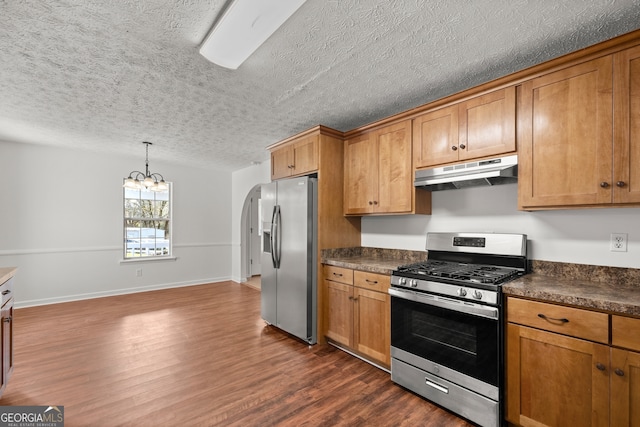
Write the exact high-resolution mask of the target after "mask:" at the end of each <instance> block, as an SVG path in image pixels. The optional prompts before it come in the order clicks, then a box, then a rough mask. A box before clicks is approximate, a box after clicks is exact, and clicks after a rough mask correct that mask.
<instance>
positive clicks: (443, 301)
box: [389, 288, 500, 320]
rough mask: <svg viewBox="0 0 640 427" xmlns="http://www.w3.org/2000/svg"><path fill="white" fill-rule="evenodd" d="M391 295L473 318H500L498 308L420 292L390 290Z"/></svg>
mask: <svg viewBox="0 0 640 427" xmlns="http://www.w3.org/2000/svg"><path fill="white" fill-rule="evenodd" d="M389 295H391V296H392V297H398V298H402V299H406V300H409V301H415V302H418V303H421V304H428V305H432V306H435V307H441V308H446V309H447V310H453V311H458V312H460V313H465V314H469V315H472V316H481V317H486V318H488V319H495V320H498V318H499V317H500V316H499V313H500V311H499V310H498V308H497V307H489V306H486V305H481V304H474V303H468V302H462V301H458V300H452V299H448V298H444V297H439V296H435V295H429V294H421V293H418V292H413V291H405V290H401V289H396V288H389Z"/></svg>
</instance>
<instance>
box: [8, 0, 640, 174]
mask: <svg viewBox="0 0 640 427" xmlns="http://www.w3.org/2000/svg"><path fill="white" fill-rule="evenodd" d="M224 4H225V1H224V0H119V1H105V0H56V1H53V0H49V1H46V0H0V140H5V141H17V142H27V143H37V144H49V145H57V146H64V147H70V148H78V149H88V150H95V151H98V152H114V153H126V154H128V155H132V156H140V157H141V158H142V156H143V155H144V147H143V146H142V144H141V142H142V141H151V142H153V143H154V145H153V147H152V148H151V153H150V157H151V160H152V161H154V160H163V161H176V162H180V163H184V164H191V165H195V166H198V167H206V168H222V169H228V170H235V169H240V168H243V167H246V166H249V165H250V164H251V162H252V161H263V160H266V159H268V155H267V152H266V151H265V147H266V146H267V145H269V144H271V143H274V142H276V141H279V140H281V139H284V138H286V137H288V136H291V135H293V134H295V133H297V132H300V131H302V130H305V129H308V128H310V127H312V126H314V125H316V124H324V125H326V126H329V127H333V128H336V129H339V130H350V129H353V128H355V127H358V126H361V125H364V124H367V123H370V122H372V121H375V120H378V119H380V118H383V117H386V116H389V115H392V114H395V113H399V112H401V111H405V110H407V109H409V108H413V107H416V106H418V105H421V104H424V103H426V102H428V101H431V100H434V99H438V98H441V97H443V96H446V95H449V94H451V93H454V92H458V91H460V90H463V89H466V88H469V87H472V86H475V85H477V84H480V83H483V82H485V81H488V80H492V79H494V78H497V77H500V76H502V75H505V74H508V73H510V72H513V71H517V70H520V69H523V68H526V67H528V66H531V65H534V64H537V63H540V62H543V61H545V60H547V59H551V58H554V57H556V56H559V55H561V54H564V53H568V52H571V51H574V50H577V49H579V48H582V47H586V46H589V45H592V44H594V43H597V42H599V41H602V40H606V39H609V38H612V37H614V36H617V35H620V34H623V33H626V32H629V31H631V30H634V29H637V28H640V0H589V1H585V0H464V1H452V0H425V1H419V0H378V1H374V0H362V1H353V0H352V1H347V0H342V1H339V0H308V1H307V2H306V3H305V4H304V5H303V6H302V7H301V8H300V9H299V10H298V12H296V14H295V15H294V16H293V17H291V18H290V19H289V20H288V21H287V22H286V23H285V24H284V26H283V27H282V28H281V29H280V30H278V31H277V32H276V33H275V34H274V35H273V36H272V37H271V38H270V39H269V40H267V42H266V43H265V44H264V45H263V46H262V47H261V48H260V49H258V51H257V52H256V53H254V54H253V55H252V56H251V57H250V58H249V59H248V60H247V61H246V62H245V63H244V64H243V65H242V66H240V68H239V69H238V70H236V71H231V70H227V69H224V68H221V67H218V66H216V65H214V64H212V63H209V62H207V61H206V60H205V59H204V58H203V57H201V56H200V55H199V54H198V47H199V44H200V43H201V41H202V40H203V39H204V37H205V36H206V34H207V33H208V31H209V29H210V27H211V24H212V23H213V22H214V20H215V19H216V17H217V15H218V14H219V13H220V11H221V9H222V8H223V6H224Z"/></svg>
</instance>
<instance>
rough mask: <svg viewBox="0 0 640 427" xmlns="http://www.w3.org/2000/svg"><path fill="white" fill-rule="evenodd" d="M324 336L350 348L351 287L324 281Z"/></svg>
mask: <svg viewBox="0 0 640 427" xmlns="http://www.w3.org/2000/svg"><path fill="white" fill-rule="evenodd" d="M324 290H325V295H324V302H325V322H326V328H327V330H326V331H325V336H326V337H327V338H330V339H332V340H334V341H335V342H337V343H339V344H342V345H345V346H349V347H351V346H352V331H353V286H351V285H345V284H343V283H337V282H332V281H330V280H325V281H324Z"/></svg>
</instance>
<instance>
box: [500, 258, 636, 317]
mask: <svg viewBox="0 0 640 427" xmlns="http://www.w3.org/2000/svg"><path fill="white" fill-rule="evenodd" d="M531 268H532V273H530V274H527V275H526V276H523V277H521V278H519V279H516V280H513V281H511V282H508V283H506V284H504V285H503V286H502V291H503V292H504V293H505V294H506V295H510V296H521V297H527V298H533V299H536V300H540V301H545V302H554V303H559V304H568V305H573V306H577V307H581V308H587V309H593V310H602V311H606V312H611V313H616V314H623V315H629V316H640V269H635V268H619V267H605V266H594V265H583V264H569V263H557V262H548V261H532V266H531Z"/></svg>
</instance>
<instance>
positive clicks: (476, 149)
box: [413, 87, 516, 168]
mask: <svg viewBox="0 0 640 427" xmlns="http://www.w3.org/2000/svg"><path fill="white" fill-rule="evenodd" d="M515 150H516V89H515V87H508V88H505V89H501V90H497V91H494V92H490V93H488V94H485V95H481V96H478V97H475V98H471V99H468V100H466V101H463V102H460V103H457V104H454V105H450V106H448V107H443V108H441V109H438V110H435V111H430V112H428V113H426V114H423V115H421V116H419V117H416V118H415V119H414V120H413V154H414V159H413V162H414V167H415V168H423V167H427V166H434V165H441V164H446V163H454V162H457V161H463V160H470V159H476V158H480V157H488V156H493V155H499V154H504V153H510V152H514V151H515Z"/></svg>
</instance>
